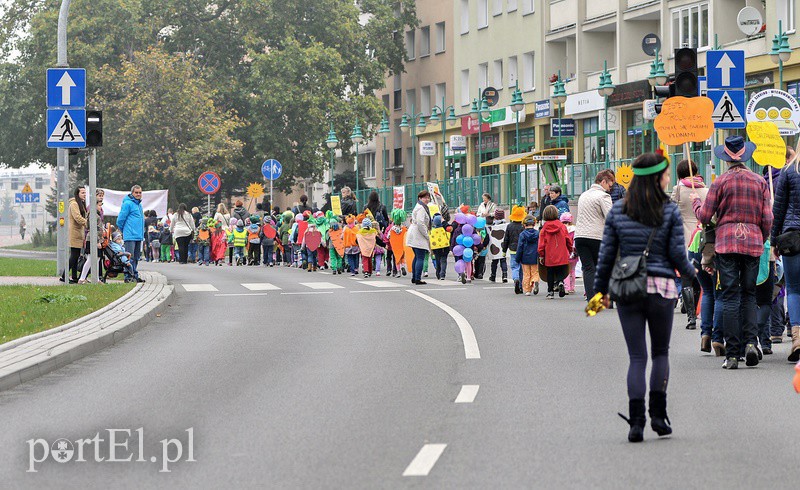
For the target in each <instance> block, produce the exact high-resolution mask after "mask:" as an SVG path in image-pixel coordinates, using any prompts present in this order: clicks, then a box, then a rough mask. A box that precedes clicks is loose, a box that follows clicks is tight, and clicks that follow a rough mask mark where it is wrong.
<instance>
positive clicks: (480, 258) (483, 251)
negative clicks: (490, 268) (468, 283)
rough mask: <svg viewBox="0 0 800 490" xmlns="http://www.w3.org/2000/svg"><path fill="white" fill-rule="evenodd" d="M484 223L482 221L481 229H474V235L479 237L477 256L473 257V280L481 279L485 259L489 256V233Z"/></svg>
mask: <svg viewBox="0 0 800 490" xmlns="http://www.w3.org/2000/svg"><path fill="white" fill-rule="evenodd" d="M486 223H487V221H484V224H483V227H481V228H478V227H477V226H476V227H475V233H477V234H478V236H479V237H480V239H481V240H480V243H479V244H478V255H477V256H476V257H475V279H483V274H484V273H485V272H486V257H488V255H489V240H490V237H489V233H488V232H487V231H486Z"/></svg>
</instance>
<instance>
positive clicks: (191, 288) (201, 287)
mask: <svg viewBox="0 0 800 490" xmlns="http://www.w3.org/2000/svg"><path fill="white" fill-rule="evenodd" d="M181 286H183V289H185V290H186V291H187V292H190V293H196V292H205V291H219V289H217V288H215V287H214V286H212V285H211V284H181Z"/></svg>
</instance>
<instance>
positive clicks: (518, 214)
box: [503, 206, 525, 294]
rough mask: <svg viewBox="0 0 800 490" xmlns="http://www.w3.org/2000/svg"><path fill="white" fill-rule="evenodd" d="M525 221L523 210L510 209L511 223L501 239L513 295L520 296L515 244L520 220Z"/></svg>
mask: <svg viewBox="0 0 800 490" xmlns="http://www.w3.org/2000/svg"><path fill="white" fill-rule="evenodd" d="M524 219H525V208H523V207H522V206H514V207H513V208H512V209H511V216H510V217H509V220H510V221H511V222H510V223H509V224H508V226H506V236H505V237H504V238H503V254H508V255H507V256H508V265H509V266H510V268H511V280H512V281H514V293H515V294H522V282H521V281H520V277H519V270H520V267H519V262H517V244H518V243H519V235H520V234H521V233H522V230H523V227H522V220H524Z"/></svg>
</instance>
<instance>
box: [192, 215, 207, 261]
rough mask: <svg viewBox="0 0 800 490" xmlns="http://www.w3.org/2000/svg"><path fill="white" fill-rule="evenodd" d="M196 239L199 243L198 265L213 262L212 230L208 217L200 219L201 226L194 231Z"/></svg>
mask: <svg viewBox="0 0 800 490" xmlns="http://www.w3.org/2000/svg"><path fill="white" fill-rule="evenodd" d="M194 241H195V242H196V243H197V265H203V264H205V265H206V266H208V264H209V262H211V230H210V229H209V228H208V218H207V217H203V218H201V219H200V227H199V228H198V229H197V230H195V232H194Z"/></svg>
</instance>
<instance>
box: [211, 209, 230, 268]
mask: <svg viewBox="0 0 800 490" xmlns="http://www.w3.org/2000/svg"><path fill="white" fill-rule="evenodd" d="M211 225H214V226H213V231H212V232H211V261H212V262H214V264H215V265H220V266H221V265H222V263H223V262H224V261H225V251H226V250H227V249H228V237H227V235H226V233H225V230H223V229H222V223H220V222H219V221H216V220H213V219H212V220H209V228H211Z"/></svg>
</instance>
